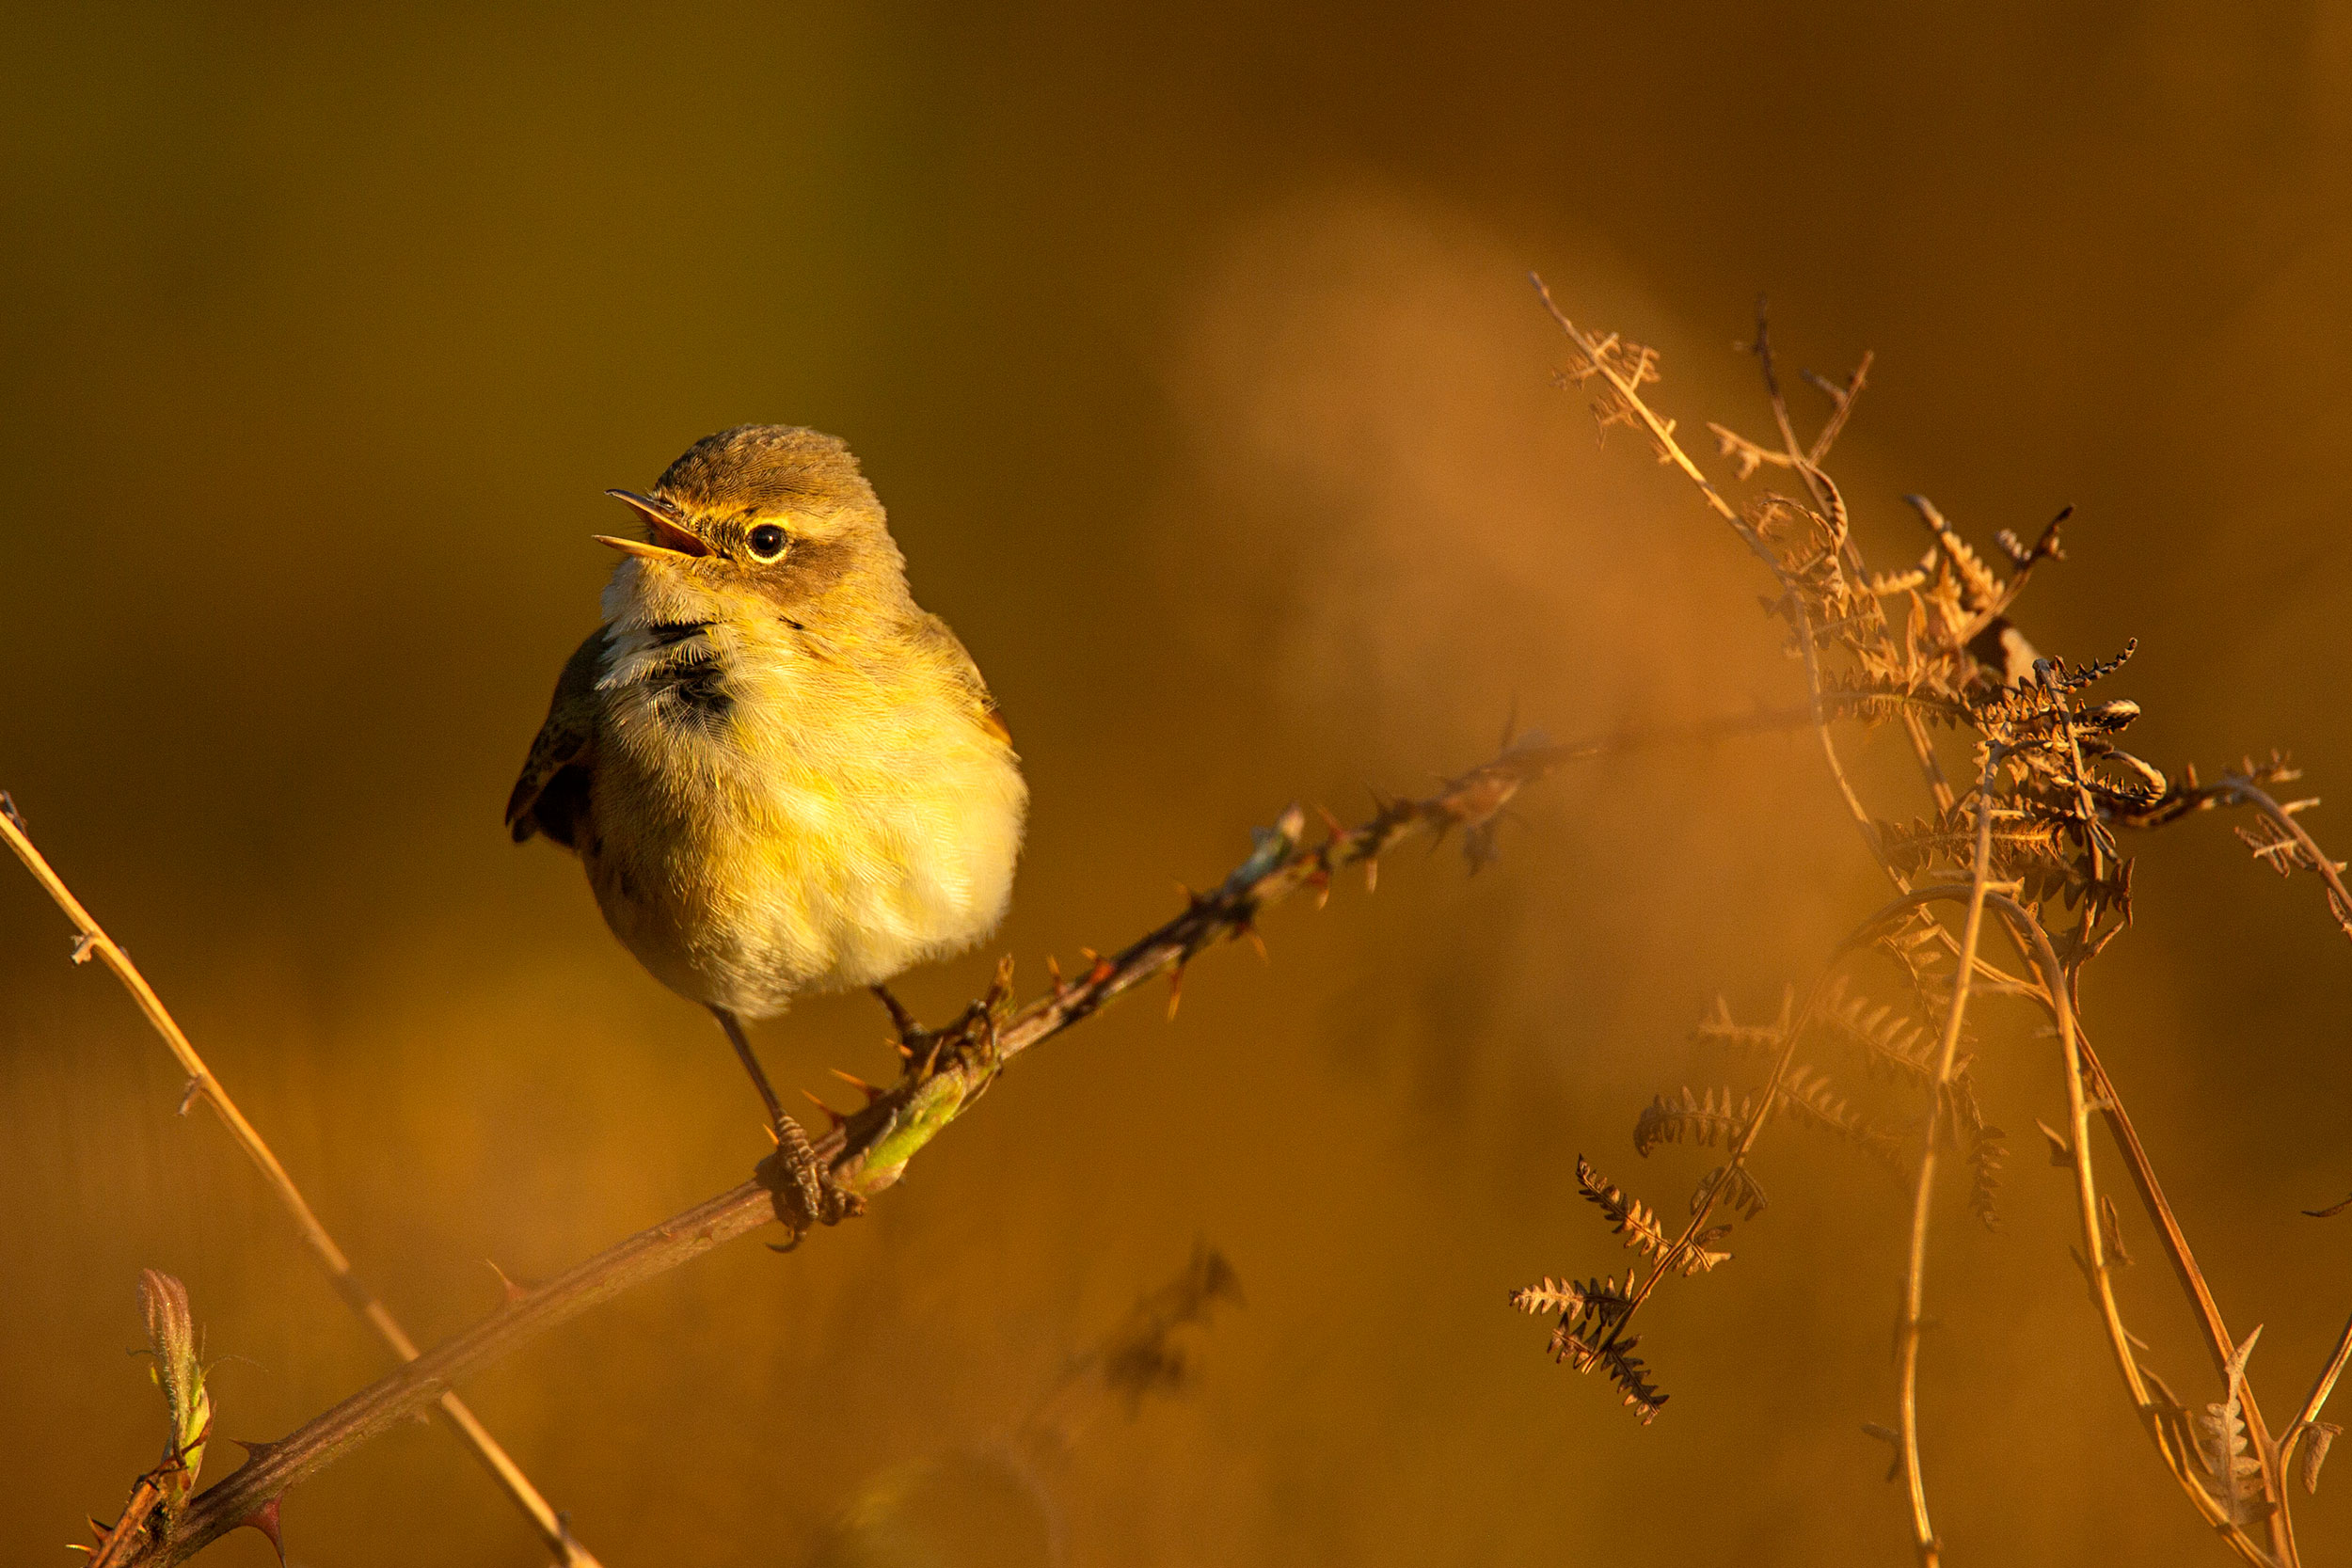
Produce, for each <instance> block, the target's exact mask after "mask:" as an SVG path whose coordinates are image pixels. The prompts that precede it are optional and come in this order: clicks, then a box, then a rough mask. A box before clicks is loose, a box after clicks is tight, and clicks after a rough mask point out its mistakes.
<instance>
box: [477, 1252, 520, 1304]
mask: <svg viewBox="0 0 2352 1568" xmlns="http://www.w3.org/2000/svg"><path fill="white" fill-rule="evenodd" d="M483 1261H484V1262H485V1263H487V1264H489V1266H490V1272H491V1273H492V1274H494V1275H498V1276H499V1296H500V1299H501V1301H502V1302H504V1303H505V1305H507V1306H509V1307H512V1306H514V1305H515V1304H516V1302H518V1301H520V1300H522V1299H523V1297H525V1296H527V1295H529V1294H530V1293H531V1292H530V1291H526V1290H524V1289H523V1288H522V1287H521V1286H520V1285H517V1284H516V1283H515V1282H514V1281H513V1280H512V1279H509V1278H507V1277H506V1271H505V1270H504V1269H501V1268H500V1267H499V1266H498V1264H497V1262H496V1261H495V1260H493V1259H488V1258H485V1259H483Z"/></svg>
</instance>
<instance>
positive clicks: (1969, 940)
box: [1896, 741, 2002, 1568]
mask: <svg viewBox="0 0 2352 1568" xmlns="http://www.w3.org/2000/svg"><path fill="white" fill-rule="evenodd" d="M2001 756H2002V751H2001V748H2000V747H1999V746H1997V745H1994V744H1993V743H1992V742H1990V741H1988V742H1987V743H1986V745H1985V750H1984V767H1983V768H1982V769H1981V770H1980V772H1979V775H1978V779H1977V848H1976V855H1975V858H1974V860H1973V861H1972V863H1971V864H1970V869H1969V873H1968V913H1967V916H1966V919H1965V920H1964V922H1963V925H1962V927H1961V934H1960V967H1959V969H1958V971H1957V972H1956V973H1955V974H1954V975H1953V978H1952V1001H1951V1006H1950V1008H1949V1010H1948V1011H1947V1012H1946V1014H1945V1016H1944V1037H1943V1039H1942V1041H1941V1042H1940V1043H1939V1045H1938V1047H1937V1050H1936V1057H1935V1085H1934V1087H1933V1088H1932V1089H1931V1090H1930V1091H1929V1094H1930V1098H1929V1102H1928V1135H1927V1141H1926V1147H1925V1148H1923V1149H1922V1150H1921V1151H1920V1155H1919V1177H1918V1183H1917V1186H1916V1188H1915V1191H1914V1193H1913V1196H1912V1200H1911V1259H1910V1266H1909V1267H1908V1268H1907V1269H1906V1270H1905V1272H1904V1275H1903V1307H1902V1318H1901V1321H1900V1323H1899V1324H1898V1325H1897V1341H1896V1342H1897V1344H1898V1345H1899V1358H1900V1364H1901V1370H1900V1373H1899V1381H1898V1386H1899V1391H1900V1392H1899V1409H1900V1420H1901V1425H1900V1427H1899V1429H1898V1430H1899V1434H1900V1437H1901V1440H1902V1460H1903V1473H1904V1479H1905V1481H1906V1483H1907V1484H1908V1485H1909V1487H1910V1490H1911V1517H1912V1527H1913V1529H1914V1531H1915V1534H1916V1535H1917V1538H1918V1546H1919V1560H1920V1562H1921V1563H1922V1564H1923V1565H1924V1568H1936V1564H1937V1563H1938V1562H1939V1561H1940V1560H1941V1558H1942V1553H1943V1544H1942V1543H1941V1542H1940V1541H1939V1540H1937V1538H1936V1534H1935V1526H1934V1524H1933V1522H1932V1521H1931V1519H1930V1518H1929V1516H1928V1486H1927V1479H1926V1477H1925V1476H1924V1475H1923V1474H1922V1473H1921V1470H1920V1464H1919V1332H1920V1327H1919V1325H1920V1313H1921V1310H1922V1308H1923V1306H1924V1303H1925V1300H1926V1296H1927V1277H1928V1219H1929V1215H1930V1213H1931V1211H1932V1209H1933V1206H1934V1198H1935V1152H1936V1134H1937V1133H1938V1132H1939V1131H1940V1130H1941V1125H1942V1122H1943V1118H1944V1107H1945V1100H1946V1098H1947V1094H1948V1092H1949V1090H1950V1087H1951V1082H1952V1069H1953V1066H1954V1064H1955V1063H1957V1062H1958V1061H1959V1059H1960V1035H1961V1025H1962V1023H1963V1022H1964V1020H1965V1019H1966V1017H1967V1013H1968V985H1969V981H1970V980H1971V979H1972V978H1973V977H1974V975H1975V972H1976V958H1977V939H1978V937H1979V934H1980V933H1981V932H1982V930H1983V928H1984V899H1985V891H1986V887H1987V884H1988V879H1989V878H1990V877H1991V875H1992V869H1993V770H1994V768H1996V767H1998V766H1999V764H2000V760H2001Z"/></svg>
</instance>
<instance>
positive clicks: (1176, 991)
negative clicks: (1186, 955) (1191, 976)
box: [1168, 964, 1184, 1022]
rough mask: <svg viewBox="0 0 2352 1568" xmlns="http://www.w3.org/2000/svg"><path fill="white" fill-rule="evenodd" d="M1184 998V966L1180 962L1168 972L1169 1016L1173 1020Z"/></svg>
mask: <svg viewBox="0 0 2352 1568" xmlns="http://www.w3.org/2000/svg"><path fill="white" fill-rule="evenodd" d="M1183 1003H1184V965H1183V964H1178V965H1177V966H1176V967H1175V968H1174V969H1172V970H1170V971H1168V1018H1169V1020H1170V1021H1171V1022H1172V1021H1173V1020H1174V1019H1175V1017H1176V1009H1177V1007H1179V1006H1182V1005H1183Z"/></svg>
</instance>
